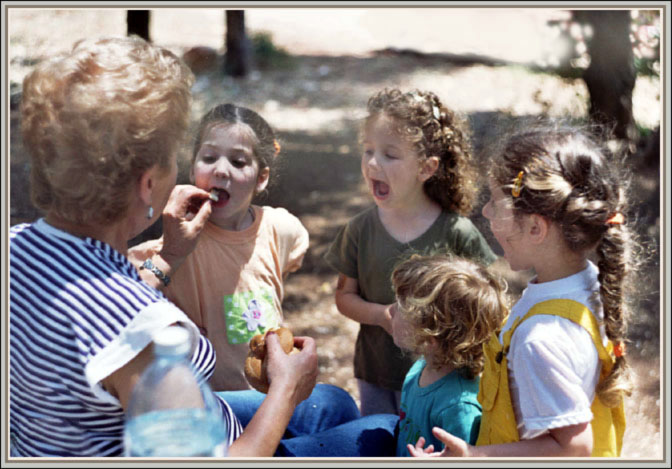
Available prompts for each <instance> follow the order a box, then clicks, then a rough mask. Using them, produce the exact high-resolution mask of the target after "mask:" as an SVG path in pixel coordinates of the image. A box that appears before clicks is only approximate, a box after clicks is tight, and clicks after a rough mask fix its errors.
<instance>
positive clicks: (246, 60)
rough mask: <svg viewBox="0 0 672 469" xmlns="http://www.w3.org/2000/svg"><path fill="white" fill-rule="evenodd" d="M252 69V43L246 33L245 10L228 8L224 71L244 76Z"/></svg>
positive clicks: (235, 75) (236, 75)
mask: <svg viewBox="0 0 672 469" xmlns="http://www.w3.org/2000/svg"><path fill="white" fill-rule="evenodd" d="M249 71H250V44H249V40H248V39H247V35H246V34H245V11H244V10H226V56H225V61H224V72H225V73H226V74H228V75H232V76H234V77H243V76H245V75H247V73H248V72H249Z"/></svg>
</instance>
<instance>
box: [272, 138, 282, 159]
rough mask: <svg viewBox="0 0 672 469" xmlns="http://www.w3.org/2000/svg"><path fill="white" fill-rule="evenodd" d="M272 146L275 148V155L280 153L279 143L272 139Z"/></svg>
mask: <svg viewBox="0 0 672 469" xmlns="http://www.w3.org/2000/svg"><path fill="white" fill-rule="evenodd" d="M273 148H275V156H278V153H280V148H282V147H280V143H279V142H278V141H277V140H273Z"/></svg>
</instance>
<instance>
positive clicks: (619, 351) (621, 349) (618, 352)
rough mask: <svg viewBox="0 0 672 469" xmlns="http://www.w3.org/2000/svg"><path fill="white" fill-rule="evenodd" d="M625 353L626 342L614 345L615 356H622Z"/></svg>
mask: <svg viewBox="0 0 672 469" xmlns="http://www.w3.org/2000/svg"><path fill="white" fill-rule="evenodd" d="M623 355H625V342H619V343H617V344H616V345H614V356H615V357H616V358H620V357H622V356H623Z"/></svg>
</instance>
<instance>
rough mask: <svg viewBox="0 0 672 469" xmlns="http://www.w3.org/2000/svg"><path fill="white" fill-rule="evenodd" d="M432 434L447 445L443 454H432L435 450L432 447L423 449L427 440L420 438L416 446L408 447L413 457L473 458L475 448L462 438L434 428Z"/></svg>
mask: <svg viewBox="0 0 672 469" xmlns="http://www.w3.org/2000/svg"><path fill="white" fill-rule="evenodd" d="M432 433H433V434H434V436H435V437H436V438H437V439H438V440H439V441H440V442H441V443H443V444H444V445H445V448H444V449H443V451H441V452H438V451H437V452H432V450H433V449H434V448H433V447H432V446H431V445H430V446H429V447H427V448H425V449H423V445H424V444H425V439H424V438H423V437H420V439H418V442H417V443H416V444H415V446H412V445H407V448H408V452H409V453H411V456H413V457H415V458H420V457H433V458H434V457H469V456H472V449H473V446H471V445H469V444H467V442H466V441H464V440H461V439H460V438H458V437H456V436H454V435H451V434H450V433H448V432H447V431H445V430H443V429H441V428H439V427H434V428H432Z"/></svg>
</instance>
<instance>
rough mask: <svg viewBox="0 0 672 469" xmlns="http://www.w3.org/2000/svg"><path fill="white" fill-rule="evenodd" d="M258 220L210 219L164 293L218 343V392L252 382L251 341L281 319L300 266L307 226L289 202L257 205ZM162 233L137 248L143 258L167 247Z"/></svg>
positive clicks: (136, 257) (135, 257)
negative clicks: (241, 225)
mask: <svg viewBox="0 0 672 469" xmlns="http://www.w3.org/2000/svg"><path fill="white" fill-rule="evenodd" d="M252 207H253V209H254V214H255V220H254V223H253V224H252V225H251V226H250V227H248V228H246V229H245V230H243V231H229V230H224V229H222V228H219V227H218V226H216V225H214V224H212V223H207V224H206V226H205V228H204V229H203V232H202V233H201V237H200V239H199V242H198V245H197V247H196V249H195V250H194V251H193V252H192V253H191V254H190V255H189V256H188V257H187V259H186V260H185V261H184V263H183V264H182V266H181V267H180V268H179V269H178V270H177V272H175V273H174V275H173V276H172V279H171V283H170V285H169V286H168V287H167V288H165V289H164V293H165V295H166V296H167V297H168V298H169V299H170V300H172V301H173V302H174V303H175V304H176V305H177V306H179V307H180V309H182V310H183V311H184V312H185V313H186V314H187V315H188V316H189V317H190V318H191V320H192V321H194V323H196V325H197V326H198V327H199V328H200V329H201V332H202V333H203V334H204V335H205V336H206V337H207V338H208V339H210V341H211V342H212V344H213V346H214V348H215V351H216V353H217V364H216V366H215V371H214V373H213V375H212V378H211V379H210V385H211V387H212V389H213V390H215V391H228V390H237V389H249V388H250V385H249V383H248V382H247V380H246V379H245V375H244V372H243V368H244V362H245V357H246V356H247V353H248V351H249V346H248V342H249V341H250V339H251V338H252V337H253V336H254V335H256V334H260V333H263V332H264V331H266V330H267V329H269V328H272V327H277V326H278V325H280V324H281V322H282V320H283V316H282V308H281V304H282V298H283V294H284V290H283V277H284V276H286V275H287V274H288V273H289V272H293V271H295V270H297V269H298V268H299V267H301V263H302V262H303V257H304V255H305V253H306V251H307V250H308V231H306V229H305V228H304V227H303V225H302V224H301V222H300V221H299V219H298V218H296V217H295V216H294V215H292V214H291V213H289V212H288V211H287V210H285V209H284V208H273V207H258V206H252ZM162 245H163V238H159V239H157V240H152V241H147V242H145V243H142V244H140V245H138V246H135V247H133V248H132V249H131V250H130V252H129V258H130V259H131V260H132V261H133V262H134V264H136V265H139V264H141V263H142V262H143V261H144V260H145V259H146V258H148V257H151V256H152V255H153V254H155V253H156V252H158V251H160V250H161V247H162Z"/></svg>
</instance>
